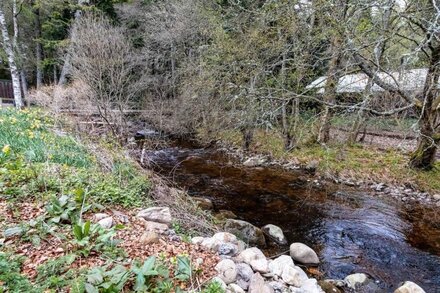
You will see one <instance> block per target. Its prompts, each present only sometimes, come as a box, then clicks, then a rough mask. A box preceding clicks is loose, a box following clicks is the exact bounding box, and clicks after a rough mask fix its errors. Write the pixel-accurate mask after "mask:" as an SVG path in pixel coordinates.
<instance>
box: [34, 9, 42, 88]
mask: <svg viewBox="0 0 440 293" xmlns="http://www.w3.org/2000/svg"><path fill="white" fill-rule="evenodd" d="M34 14H35V38H36V40H35V41H36V42H35V43H36V48H35V55H36V56H35V57H36V59H37V89H39V88H41V86H42V85H43V69H42V62H43V46H42V45H41V21H40V8H38V7H37V8H35V10H34Z"/></svg>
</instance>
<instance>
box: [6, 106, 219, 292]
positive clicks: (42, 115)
mask: <svg viewBox="0 0 440 293" xmlns="http://www.w3.org/2000/svg"><path fill="white" fill-rule="evenodd" d="M66 122H67V121H64V122H63V121H55V120H54V119H52V118H51V117H50V115H49V114H47V113H46V112H44V111H42V110H38V109H32V110H22V111H16V110H14V109H11V110H8V109H4V110H0V231H1V234H0V292H65V291H66V292H67V291H68V292H127V291H129V290H128V289H127V288H131V289H136V288H137V289H138V290H137V291H138V292H146V291H148V292H178V291H176V290H174V286H175V285H176V284H183V283H184V282H186V283H187V285H188V286H189V285H192V284H193V283H194V280H193V279H192V278H193V277H192V275H191V274H192V270H193V268H192V267H190V264H189V258H188V257H187V256H183V255H182V256H180V255H178V256H177V260H175V261H176V262H177V264H176V263H173V259H172V258H170V259H164V260H163V263H162V260H161V261H159V260H158V261H156V262H153V261H152V260H151V258H150V261H149V263H150V265H149V266H150V267H151V268H149V269H148V267H147V266H146V264H145V263H144V264H143V265H142V264H139V266H135V263H136V262H137V261H138V260H135V261H134V258H133V256H130V257H128V252H127V250H124V248H123V247H122V246H118V243H121V242H123V241H126V242H127V245H130V247H132V246H133V245H134V246H136V245H138V246H139V245H141V246H142V247H143V248H146V251H144V253H147V252H148V251H147V249H148V247H147V246H145V245H142V243H140V242H139V239H134V240H133V237H135V236H133V235H134V234H135V232H141V233H142V228H141V227H143V225H141V226H133V224H134V223H133V221H131V222H130V223H128V224H127V227H125V226H124V225H122V224H121V223H118V224H117V225H115V226H114V227H112V228H110V229H104V228H102V227H101V226H99V225H98V224H96V223H91V221H90V220H89V219H90V218H91V217H92V215H93V214H94V213H97V212H103V211H104V212H109V211H110V210H111V209H115V210H118V211H121V210H122V212H127V213H128V214H131V215H132V216H133V215H135V212H136V210H134V211H133V209H134V208H137V207H148V206H151V205H153V201H154V202H157V203H159V204H163V203H164V202H163V201H162V202H161V201H160V200H158V199H157V198H155V199H153V198H154V197H153V192H151V190H152V187H153V181H154V180H157V178H154V177H153V176H147V172H145V170H143V169H142V168H141V167H140V166H139V165H138V164H136V162H135V161H133V160H132V159H131V158H130V157H129V156H128V155H127V154H126V152H125V151H124V149H122V148H121V147H120V146H118V145H116V144H114V143H111V142H108V141H107V142H104V141H96V140H93V141H92V140H90V139H88V138H87V137H82V138H81V139H79V138H78V137H76V136H75V135H72V134H71V133H70V134H69V133H68V132H66V131H65V130H66V129H68V123H66ZM154 185H155V186H156V187H157V185H158V184H156V181H155V182H154ZM160 187H161V188H162V189H163V190H164V194H163V198H165V199H166V200H168V202H166V203H165V204H166V205H168V206H170V208H171V209H172V211H173V220H174V221H175V223H176V224H179V225H182V227H183V225H185V222H180V221H181V218H179V216H180V215H183V217H185V219H187V221H189V220H188V219H190V220H191V221H192V222H195V221H196V220H197V225H198V226H197V227H199V226H202V225H204V221H206V218H207V217H205V216H203V217H202V216H200V215H199V214H198V212H199V210H198V209H197V207H196V206H195V205H194V204H193V203H191V202H190V203H188V202H187V198H186V197H184V195H185V194H183V193H182V196H173V195H171V192H169V191H170V190H171V189H169V188H168V189H165V187H166V186H160ZM189 206H190V207H191V208H192V210H189ZM179 213H180V214H179ZM203 215H204V214H203ZM194 219H196V220H194ZM8 231H9V232H8ZM10 231H19V232H18V233H17V234H15V236H14V235H12V234H11V232H10ZM198 232H200V229H199V230H198ZM118 233H122V235H123V236H122V237H121V239H115V237H119V236H117V235H121V234H118ZM124 233H125V234H124ZM11 235H12V236H11ZM127 235H130V236H129V237H128V236H127ZM138 236H139V235H138ZM138 236H136V237H138ZM130 241H131V242H130ZM23 247H26V248H25V249H24V248H23ZM58 248H61V252H59V251H58V252H56V250H57V249H58ZM138 249H141V248H139V247H138ZM24 250H26V251H28V250H29V251H30V252H29V251H28V252H26V251H25V252H24V253H23V251H24ZM22 254H24V255H22ZM42 255H43V256H44V257H45V258H46V259H45V261H44V262H42V263H39V265H38V266H36V267H35V268H33V269H30V267H31V266H32V265H33V264H34V263H35V262H36V260H41V258H39V257H41V256H42ZM90 257H91V258H90ZM98 261H102V262H99V264H96V262H98ZM147 261H148V260H147ZM26 263H27V264H26ZM74 263H76V264H79V265H77V266H73V265H74ZM121 264H122V265H121ZM130 265H131V268H130V267H129V266H130ZM72 266H73V267H72ZM159 266H161V267H160V269H161V272H162V275H157V276H156V275H151V272H154V270H152V269H153V268H155V269H159ZM162 267H163V268H165V270H164V269H162ZM32 272H34V275H33V273H32ZM154 274H155V273H154ZM194 276H195V277H197V278H198V276H196V275H194ZM190 277H191V280H190ZM196 283H197V282H196ZM210 286H211V287H212V288H214V289H212V288H211V287H209V286H208V287H207V289H206V290H205V291H203V292H221V291H209V290H211V289H212V290H216V289H215V284H212V285H210ZM210 288H211V289H210ZM173 290H174V291H173Z"/></svg>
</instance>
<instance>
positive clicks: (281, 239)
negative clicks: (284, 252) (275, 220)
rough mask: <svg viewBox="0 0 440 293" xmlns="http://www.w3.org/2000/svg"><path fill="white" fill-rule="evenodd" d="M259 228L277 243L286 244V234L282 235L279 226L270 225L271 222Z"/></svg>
mask: <svg viewBox="0 0 440 293" xmlns="http://www.w3.org/2000/svg"><path fill="white" fill-rule="evenodd" d="M261 230H263V232H264V233H265V234H266V235H268V236H269V238H271V239H272V240H274V241H275V242H276V243H278V244H280V245H285V244H287V239H286V236H284V233H283V230H281V228H280V227H278V226H275V225H272V224H268V225H266V226H264V227H263V228H261Z"/></svg>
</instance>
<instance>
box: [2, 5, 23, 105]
mask: <svg viewBox="0 0 440 293" xmlns="http://www.w3.org/2000/svg"><path fill="white" fill-rule="evenodd" d="M0 29H1V31H2V37H3V42H2V45H3V48H4V50H5V52H6V55H7V58H8V64H9V70H10V72H11V77H12V87H13V89H14V101H15V107H16V108H17V109H21V108H22V107H23V98H22V94H21V84H20V74H19V71H18V68H17V63H16V60H17V58H16V56H15V52H14V48H13V44H12V42H11V39H10V37H9V33H8V28H7V25H6V19H5V14H4V12H3V8H2V7H1V6H0Z"/></svg>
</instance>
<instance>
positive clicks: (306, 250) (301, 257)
mask: <svg viewBox="0 0 440 293" xmlns="http://www.w3.org/2000/svg"><path fill="white" fill-rule="evenodd" d="M290 256H291V257H292V258H293V260H295V261H298V262H300V263H303V264H311V265H317V264H319V258H318V255H317V254H316V252H315V251H314V250H313V249H311V248H310V247H308V246H307V245H305V244H303V243H300V242H295V243H292V244H291V245H290Z"/></svg>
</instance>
